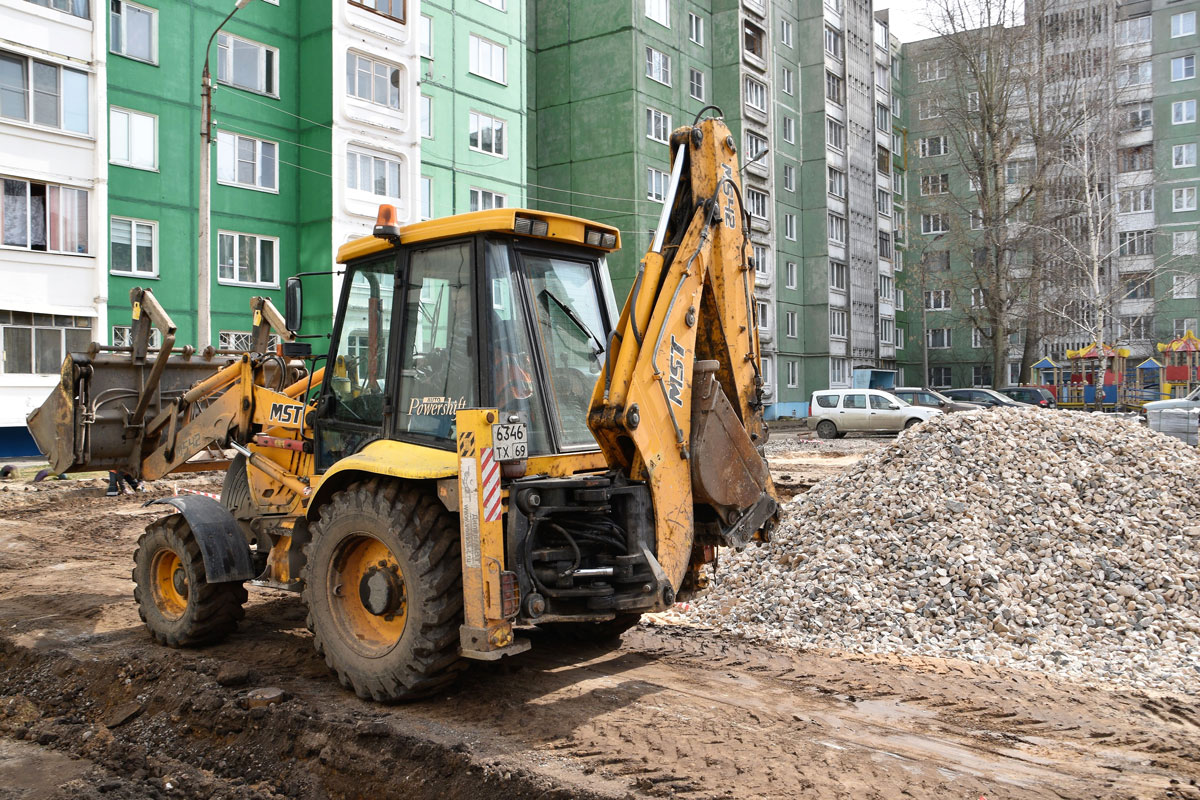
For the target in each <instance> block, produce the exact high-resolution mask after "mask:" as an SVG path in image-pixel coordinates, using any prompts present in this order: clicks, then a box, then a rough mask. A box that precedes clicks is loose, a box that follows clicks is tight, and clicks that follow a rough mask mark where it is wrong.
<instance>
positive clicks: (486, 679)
mask: <svg viewBox="0 0 1200 800" xmlns="http://www.w3.org/2000/svg"><path fill="white" fill-rule="evenodd" d="M878 444H879V440H854V439H847V440H843V441H834V442H820V441H813V440H806V439H799V438H797V436H796V433H795V431H794V430H792V431H789V430H786V429H785V430H783V431H780V432H779V434H778V435H777V436H776V437H775V439H774V440H773V441H772V442H771V443H770V445H769V453H770V456H771V460H772V465H773V470H774V472H775V474H776V477H777V478H778V479H779V481H780V483H781V485H783V487H785V489H786V492H785V493H793V492H796V491H803V490H804V489H806V488H807V487H808V486H809V485H811V484H812V483H813V482H815V481H818V480H821V479H823V478H826V477H828V476H829V475H831V474H836V472H837V471H839V470H841V469H844V468H845V467H846V466H847V465H848V464H851V463H853V462H854V461H855V460H856V459H857V458H859V457H861V455H862V454H863V452H865V451H867V450H869V449H871V448H872V447H875V446H878ZM105 487H106V481H105V480H103V479H102V478H85V479H79V480H67V481H50V482H46V483H41V484H37V485H36V486H34V485H31V484H28V483H26V482H25V481H24V480H18V481H14V482H9V483H6V484H0V800H11V799H14V798H21V800H32V799H33V798H60V797H61V798H68V797H69V798H100V797H104V798H146V797H161V798H167V797H172V798H174V797H185V798H210V797H222V798H225V797H230V798H283V797H288V798H291V797H297V798H322V797H334V798H353V797H371V798H389V797H395V798H430V799H431V800H432V798H477V797H478V798H484V797H488V798H490V797H504V798H506V800H520V799H521V798H531V799H532V798H543V799H544V800H550V799H551V798H628V797H688V798H752V797H753V798H757V797H781V798H782V797H786V798H796V797H805V798H810V797H811V798H854V799H855V800H865V799H866V798H880V799H881V800H882V799H884V798H886V799H887V800H892V799H893V798H905V797H907V798H918V799H920V800H924V799H926V798H954V799H955V800H976V798H987V800H1005V799H1006V798H1114V799H1115V798H1159V797H1162V798H1200V788H1197V781H1198V780H1200V702H1198V701H1197V699H1196V698H1195V697H1191V696H1186V695H1163V694H1147V693H1142V692H1138V691H1133V690H1129V689H1117V688H1111V687H1104V686H1096V685H1081V684H1074V683H1068V682H1063V681H1060V680H1057V679H1052V678H1048V677H1046V676H1043V675H1040V674H1036V673H1032V672H1028V671H1022V670H1019V669H1015V668H1007V667H1002V668H993V667H986V666H980V665H978V664H969V663H966V662H962V661H955V660H949V659H945V660H943V659H936V658H929V657H897V656H867V655H855V654H848V653H841V652H830V651H822V650H810V651H805V652H787V651H782V650H775V649H771V648H769V647H765V646H761V645H755V644H750V643H747V642H744V641H740V640H737V639H732V638H725V637H722V636H719V635H716V634H714V633H711V632H707V631H704V630H700V629H696V628H693V627H689V626H688V625H686V624H685V621H684V618H683V617H682V616H681V615H675V614H667V615H664V618H661V619H657V620H648V621H644V622H643V624H642V625H641V626H639V627H638V628H636V629H634V630H632V631H630V632H629V633H627V634H626V635H625V636H624V638H623V640H622V642H621V644H620V646H619V647H617V648H615V649H612V648H604V647H601V646H597V645H589V644H571V645H566V644H563V643H561V642H559V641H557V640H552V639H549V638H547V637H544V636H539V635H537V632H536V631H535V632H533V633H532V634H531V637H532V638H533V639H534V646H533V649H532V650H531V651H530V652H528V653H526V654H523V655H521V656H518V657H516V658H513V659H509V660H505V661H502V662H498V663H493V664H473V665H472V666H471V668H470V669H469V670H468V672H467V673H466V674H465V676H464V678H463V680H462V681H461V682H460V683H459V684H458V685H456V686H455V687H454V688H452V689H450V690H448V691H446V692H444V693H442V694H441V695H439V696H437V697H435V698H432V699H430V700H427V701H423V702H420V703H414V704H409V705H401V706H380V705H376V704H372V703H367V702H364V701H361V700H359V699H358V698H356V697H354V696H353V695H352V694H350V693H349V692H347V691H345V690H343V689H342V688H341V687H340V686H339V685H338V684H337V682H336V681H335V680H334V679H332V678H331V677H330V674H329V672H328V671H327V669H326V667H325V664H324V663H323V661H322V660H321V659H320V658H319V657H318V656H317V655H316V653H315V652H314V650H313V647H312V643H311V640H310V635H309V633H308V631H307V630H306V629H305V625H304V609H303V606H302V604H301V601H300V598H299V597H298V596H293V595H290V594H285V593H281V592H276V591H271V590H265V589H251V592H250V604H249V606H248V608H247V614H246V620H245V622H244V623H243V625H242V627H241V629H240V630H239V631H238V633H237V634H235V635H234V636H233V637H232V638H230V639H229V640H228V641H226V642H225V643H223V644H220V645H217V646H213V647H208V648H203V649H197V650H169V649H166V648H162V647H159V646H156V645H154V644H152V643H151V641H150V639H149V636H148V635H147V633H146V632H145V630H144V628H143V627H142V626H141V624H140V622H139V620H138V615H137V610H136V608H135V607H134V605H133V601H132V585H131V583H130V568H131V567H132V563H133V562H132V553H133V548H134V545H135V542H136V540H137V537H138V535H139V533H140V532H141V530H142V529H143V528H144V526H145V525H146V523H147V522H148V521H150V520H151V519H153V518H154V517H156V516H158V515H160V514H162V513H164V510H165V509H164V507H163V506H151V507H143V503H144V502H145V501H146V499H147V498H149V497H154V496H163V495H168V494H171V493H172V492H174V491H176V490H185V489H190V490H199V491H209V492H215V491H218V487H219V475H217V476H215V477H214V476H213V475H211V474H209V475H203V474H202V475H193V476H187V477H181V478H179V479H178V480H175V479H169V480H164V481H160V482H158V483H157V484H154V485H153V486H151V487H149V492H148V493H145V494H131V495H125V496H121V497H117V498H108V497H105V496H104V490H105ZM268 688H270V689H277V690H280V692H279V693H278V694H277V695H276V699H277V700H278V702H276V703H274V704H271V705H261V704H260V703H261V702H262V701H263V700H265V699H266V698H268V697H269V696H270V693H268V692H263V691H261V690H263V689H268Z"/></svg>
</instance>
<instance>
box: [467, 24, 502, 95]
mask: <svg viewBox="0 0 1200 800" xmlns="http://www.w3.org/2000/svg"><path fill="white" fill-rule="evenodd" d="M468 45H469V48H470V57H469V61H470V64H469V66H468V69H469V70H470V71H471V72H472V73H473V74H475V75H478V76H479V77H481V78H487V79H488V80H489V81H495V82H496V83H507V82H508V66H507V64H508V59H507V50H506V49H505V47H504V45H502V44H496V43H495V42H492V41H488V40H487V39H484V38H482V37H479V36H476V35H475V34H473V33H472V34H471V36H470V39H469V40H468Z"/></svg>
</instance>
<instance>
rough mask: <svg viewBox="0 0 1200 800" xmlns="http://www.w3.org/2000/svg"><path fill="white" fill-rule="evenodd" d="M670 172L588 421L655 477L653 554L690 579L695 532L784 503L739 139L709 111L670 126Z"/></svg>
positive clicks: (616, 453)
mask: <svg viewBox="0 0 1200 800" xmlns="http://www.w3.org/2000/svg"><path fill="white" fill-rule="evenodd" d="M671 148H672V154H673V156H672V181H671V191H670V193H669V195H668V197H667V201H666V204H665V207H664V211H663V215H662V218H661V219H660V222H659V227H658V231H657V235H656V237H655V241H654V243H653V244H652V245H651V248H650V250H649V251H648V252H647V253H646V255H645V256H644V257H643V259H642V261H641V264H640V265H639V267H638V274H637V278H636V280H635V283H634V288H633V290H632V292H631V293H630V295H629V298H628V299H627V300H626V302H625V307H624V309H623V311H622V312H621V317H620V320H619V321H618V323H617V327H616V330H615V331H614V333H613V335H612V337H611V341H610V343H609V353H608V361H607V364H606V367H605V369H604V371H603V372H602V374H601V375H600V377H599V379H598V380H597V382H596V386H595V389H594V391H593V394H592V400H591V406H590V411H589V415H588V425H589V427H590V428H591V430H592V433H593V434H594V435H595V437H596V441H597V442H598V443H599V444H600V447H601V450H602V451H603V452H604V454H605V457H606V459H607V461H608V463H609V465H610V467H612V468H614V469H616V470H618V471H620V472H622V473H624V474H625V475H626V476H627V477H628V478H630V479H632V480H635V481H645V482H646V483H647V484H648V485H649V488H650V496H651V501H652V504H653V509H654V521H655V530H656V538H657V548H658V553H657V558H658V561H659V563H660V564H661V565H662V567H663V570H664V571H665V573H666V575H667V577H668V579H669V580H670V581H671V584H672V585H673V586H675V587H677V588H678V587H680V586H681V584H683V582H684V578H685V577H686V576H687V574H688V570H689V565H691V566H692V569H693V571H695V570H697V568H698V566H699V565H701V564H702V563H703V562H704V561H705V560H710V559H707V558H706V557H705V556H704V554H703V553H699V554H696V553H694V546H696V545H699V546H701V548H703V546H708V545H714V544H723V545H726V546H733V547H742V546H744V545H745V544H746V543H747V542H748V541H750V540H751V539H752V538H756V537H757V538H760V539H765V538H766V537H767V536H768V535H769V533H770V531H771V529H772V528H773V527H774V525H775V524H776V520H777V516H778V503H777V501H776V497H775V490H774V486H773V485H772V483H771V478H770V474H769V472H768V470H767V467H766V462H765V460H764V459H763V457H762V455H761V453H760V448H761V446H762V445H763V444H764V443H765V441H766V426H765V425H764V423H763V404H762V377H761V366H760V364H761V362H760V354H759V342H758V325H757V323H756V320H755V312H754V308H755V306H754V297H753V287H752V277H751V270H752V265H751V263H750V259H749V254H750V252H751V248H750V241H749V235H748V234H749V231H748V228H747V216H746V214H745V211H744V209H743V207H742V199H741V186H740V179H739V173H738V166H737V150H736V147H735V145H734V139H733V137H732V135H731V133H730V131H729V129H728V127H726V125H725V124H724V122H723V121H722V120H720V119H716V118H710V119H706V120H704V121H701V122H698V123H696V124H695V125H694V126H692V127H683V128H680V129H678V130H676V131H675V132H674V133H673V134H672V135H671Z"/></svg>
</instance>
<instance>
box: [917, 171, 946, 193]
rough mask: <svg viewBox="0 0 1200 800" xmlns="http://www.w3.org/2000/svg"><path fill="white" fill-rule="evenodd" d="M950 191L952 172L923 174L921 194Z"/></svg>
mask: <svg viewBox="0 0 1200 800" xmlns="http://www.w3.org/2000/svg"><path fill="white" fill-rule="evenodd" d="M949 191H950V173H948V172H943V173H941V174H939V175H922V176H921V196H922V197H924V196H927V195H931V194H946V193H947V192H949Z"/></svg>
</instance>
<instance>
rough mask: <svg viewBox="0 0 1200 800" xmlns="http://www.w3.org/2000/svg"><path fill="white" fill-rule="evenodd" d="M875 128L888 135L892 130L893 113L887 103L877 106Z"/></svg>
mask: <svg viewBox="0 0 1200 800" xmlns="http://www.w3.org/2000/svg"><path fill="white" fill-rule="evenodd" d="M875 127H876V128H878V129H879V130H880V132H882V133H887V132H888V131H890V130H891V129H892V112H891V111H890V110H889V109H888V107H887V103H876V104H875Z"/></svg>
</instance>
